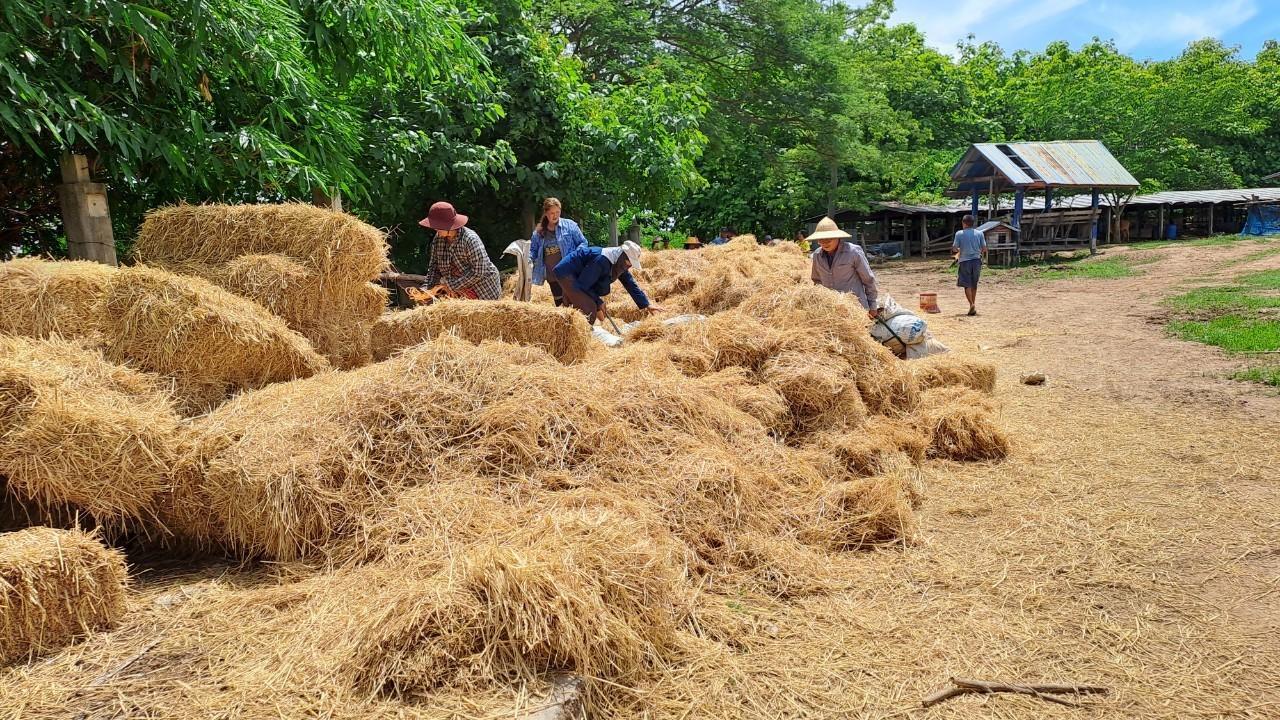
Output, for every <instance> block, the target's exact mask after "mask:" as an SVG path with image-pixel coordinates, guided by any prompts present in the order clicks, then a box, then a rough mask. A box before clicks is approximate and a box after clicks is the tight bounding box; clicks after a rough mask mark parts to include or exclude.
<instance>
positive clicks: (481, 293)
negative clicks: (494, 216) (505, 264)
mask: <svg viewBox="0 0 1280 720" xmlns="http://www.w3.org/2000/svg"><path fill="white" fill-rule="evenodd" d="M441 282H444V283H446V284H447V285H448V286H449V287H451V288H453V289H454V290H466V289H470V290H474V291H475V293H476V296H477V297H479V298H480V299H481V300H497V299H498V296H500V295H502V281H501V280H500V279H499V278H498V268H497V267H496V266H495V265H494V264H493V261H492V260H490V259H489V254H488V253H487V252H485V249H484V243H482V242H480V236H479V235H477V234H476V233H475V231H474V230H472V229H471V228H468V227H464V228H461V229H459V230H458V237H456V238H454V239H453V240H445V239H443V238H440V237H437V238H436V240H435V242H433V243H432V244H431V261H430V262H429V263H428V264H427V283H426V287H427V288H431V287H433V286H435V285H437V284H439V283H441Z"/></svg>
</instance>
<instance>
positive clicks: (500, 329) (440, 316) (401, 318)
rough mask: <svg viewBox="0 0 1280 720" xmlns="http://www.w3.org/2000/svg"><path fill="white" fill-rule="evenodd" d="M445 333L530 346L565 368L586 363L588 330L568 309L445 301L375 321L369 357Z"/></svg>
mask: <svg viewBox="0 0 1280 720" xmlns="http://www.w3.org/2000/svg"><path fill="white" fill-rule="evenodd" d="M450 332H452V333H455V334H456V335H458V336H459V337H461V338H463V339H464V340H470V341H471V342H475V343H480V342H482V341H484V340H501V341H504V342H508V343H514V344H517V345H531V346H533V347H538V348H542V349H543V350H546V351H547V352H549V353H551V354H552V355H554V356H555V357H556V358H557V359H559V360H560V361H561V362H564V363H574V362H578V361H579V360H581V359H582V358H584V357H586V355H587V351H588V350H589V349H591V343H592V340H591V327H590V326H589V325H588V324H587V322H586V320H585V319H583V317H582V315H581V313H579V312H577V311H576V310H573V309H571V308H556V307H547V306H546V305H535V304H533V303H525V302H518V301H515V300H499V301H495V302H488V301H483V302H482V301H476V300H452V301H450V300H446V301H443V302H438V303H433V304H431V305H428V306H427V307H421V308H415V309H413V310H406V311H403V312H395V313H389V314H387V315H385V316H383V317H382V318H381V319H379V320H378V322H377V323H375V324H374V326H373V332H372V343H373V351H374V357H376V358H377V359H378V360H384V359H386V358H388V357H390V356H391V355H392V354H393V353H395V352H396V351H397V350H401V349H403V348H406V347H409V346H412V345H417V344H418V343H421V342H423V341H425V340H430V339H431V338H434V337H438V336H440V335H442V334H444V333H450Z"/></svg>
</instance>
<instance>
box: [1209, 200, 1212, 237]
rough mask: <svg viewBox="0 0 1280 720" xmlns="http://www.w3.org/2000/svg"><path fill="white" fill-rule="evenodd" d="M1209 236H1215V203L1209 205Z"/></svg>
mask: <svg viewBox="0 0 1280 720" xmlns="http://www.w3.org/2000/svg"><path fill="white" fill-rule="evenodd" d="M1209 234H1210V235H1212V234H1213V203H1209Z"/></svg>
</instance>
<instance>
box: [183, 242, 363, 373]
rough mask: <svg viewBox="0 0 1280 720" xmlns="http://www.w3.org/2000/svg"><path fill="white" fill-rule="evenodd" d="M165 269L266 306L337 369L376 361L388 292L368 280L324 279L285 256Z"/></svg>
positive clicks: (256, 257) (249, 258)
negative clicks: (373, 335)
mask: <svg viewBox="0 0 1280 720" xmlns="http://www.w3.org/2000/svg"><path fill="white" fill-rule="evenodd" d="M163 268H164V269H166V270H170V271H172V272H175V273H179V274H182V275H194V276H196V277H201V278H204V279H206V280H208V281H210V282H212V283H214V284H215V285H218V286H219V287H222V288H223V289H225V290H228V291H230V292H232V293H234V294H236V295H239V296H240V297H244V298H248V299H250V300H253V301H254V302H256V303H258V304H259V305H262V306H263V307H265V308H267V309H268V310H270V311H271V312H272V313H274V314H275V315H277V316H279V317H281V318H283V319H284V321H285V323H286V324H287V325H288V326H289V327H290V328H291V329H293V330H295V331H297V332H298V333H299V334H301V335H302V336H303V337H305V338H307V340H308V341H309V342H310V343H311V345H312V347H314V348H315V350H316V351H317V352H319V353H320V354H322V355H324V356H325V357H326V358H328V359H329V361H330V362H331V363H333V364H334V365H335V366H336V367H339V368H343V369H350V368H354V367H361V366H363V365H367V364H369V363H370V362H372V360H373V355H372V352H371V350H370V347H369V330H370V328H371V327H372V326H373V323H374V321H375V320H377V319H378V318H379V317H380V316H381V315H382V313H383V311H384V310H385V309H386V305H387V292H386V290H385V289H383V288H381V287H377V286H375V285H373V284H372V283H369V282H367V281H366V280H364V279H359V278H357V279H354V280H350V279H342V278H334V277H329V276H325V275H321V274H319V273H318V272H315V271H312V270H310V269H309V268H307V267H306V266H305V265H303V264H302V263H301V262H300V261H298V260H296V259H294V258H290V257H286V256H284V255H241V256H240V257H237V258H234V259H232V260H230V261H229V262H227V263H225V264H221V265H209V264H202V263H192V262H170V263H165V264H164V265H163Z"/></svg>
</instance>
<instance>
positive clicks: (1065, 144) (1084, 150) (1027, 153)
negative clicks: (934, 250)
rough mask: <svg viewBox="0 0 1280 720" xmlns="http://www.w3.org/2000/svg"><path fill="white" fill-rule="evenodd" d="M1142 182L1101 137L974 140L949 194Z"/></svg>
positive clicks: (1133, 186)
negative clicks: (1008, 140)
mask: <svg viewBox="0 0 1280 720" xmlns="http://www.w3.org/2000/svg"><path fill="white" fill-rule="evenodd" d="M1138 184H1139V183H1138V181H1137V180H1136V179H1135V178H1134V177H1133V175H1131V174H1130V173H1129V171H1128V170H1126V169H1125V168H1124V166H1123V165H1121V164H1120V162H1119V161H1118V160H1116V159H1115V157H1114V156H1113V155H1112V154H1111V151H1110V150H1107V146H1106V145H1103V144H1102V142H1101V141H1100V140H1060V141H1054V142H1015V143H975V144H974V145H970V146H969V149H968V150H967V151H966V152H965V154H964V156H962V157H961V158H960V162H958V163H956V164H955V166H954V167H952V168H951V190H950V191H948V192H947V195H949V196H951V197H969V196H970V194H971V193H972V192H973V191H974V190H977V191H979V192H984V193H988V194H989V193H991V192H993V191H994V192H997V193H1004V192H1009V191H1011V190H1016V189H1018V188H1021V189H1023V190H1041V191H1042V190H1045V189H1050V188H1052V189H1061V190H1136V189H1137V188H1138Z"/></svg>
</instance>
